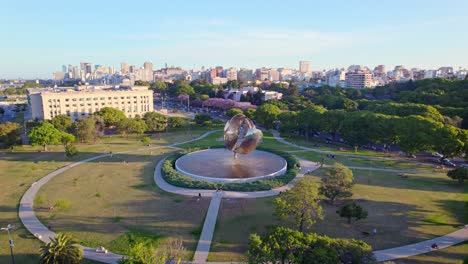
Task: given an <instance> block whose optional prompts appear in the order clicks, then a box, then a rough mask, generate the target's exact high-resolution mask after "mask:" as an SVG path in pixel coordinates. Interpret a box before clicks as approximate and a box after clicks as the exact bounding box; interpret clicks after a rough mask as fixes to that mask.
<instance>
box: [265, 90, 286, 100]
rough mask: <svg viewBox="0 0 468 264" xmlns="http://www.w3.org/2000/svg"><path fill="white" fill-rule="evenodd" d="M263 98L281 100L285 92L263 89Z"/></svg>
mask: <svg viewBox="0 0 468 264" xmlns="http://www.w3.org/2000/svg"><path fill="white" fill-rule="evenodd" d="M263 96H264V97H263V100H265V101H268V100H281V98H283V94H282V93H279V92H276V91H263Z"/></svg>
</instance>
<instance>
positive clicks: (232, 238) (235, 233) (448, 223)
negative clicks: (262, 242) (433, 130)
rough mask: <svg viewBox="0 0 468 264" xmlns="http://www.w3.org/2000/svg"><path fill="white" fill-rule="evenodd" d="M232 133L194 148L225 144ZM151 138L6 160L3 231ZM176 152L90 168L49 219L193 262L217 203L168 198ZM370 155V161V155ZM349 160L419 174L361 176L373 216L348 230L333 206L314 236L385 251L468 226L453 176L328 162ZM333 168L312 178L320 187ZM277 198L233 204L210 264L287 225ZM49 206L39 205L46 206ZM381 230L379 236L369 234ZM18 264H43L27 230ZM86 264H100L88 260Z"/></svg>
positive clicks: (115, 244) (79, 233)
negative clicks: (40, 182) (179, 242)
mask: <svg viewBox="0 0 468 264" xmlns="http://www.w3.org/2000/svg"><path fill="white" fill-rule="evenodd" d="M206 131H207V130H206V129H203V128H192V129H191V131H190V132H187V131H186V130H185V129H184V130H179V131H174V132H171V133H169V134H165V133H163V134H161V135H160V136H158V135H155V136H153V137H152V142H151V146H162V145H167V144H171V143H174V142H177V141H179V142H180V141H185V140H188V139H191V138H194V137H196V136H198V135H201V134H202V133H204V132H206ZM221 137H222V132H221V131H218V132H215V133H213V134H211V135H210V136H208V137H206V138H204V139H202V140H200V141H197V142H193V143H188V144H184V145H182V146H181V147H184V148H199V147H201V148H206V147H210V146H222V145H223V142H222V140H220V139H221ZM140 138H141V136H130V137H129V138H128V139H126V138H122V137H120V136H117V135H116V136H107V137H104V138H101V139H100V140H99V141H98V142H97V144H78V147H79V149H80V154H79V156H78V157H75V158H74V159H73V160H70V159H67V158H65V157H64V153H63V147H62V146H54V147H51V148H50V149H51V151H49V152H39V151H38V150H40V147H19V148H16V149H15V152H9V151H5V152H0V179H1V185H2V192H1V193H0V209H1V210H0V211H1V212H2V213H1V214H0V225H1V226H4V225H6V224H8V223H13V224H15V225H17V226H21V223H20V221H19V219H18V218H17V205H18V202H19V199H20V198H21V196H22V194H23V193H24V191H25V190H26V189H27V188H28V187H29V186H30V185H31V183H33V182H34V181H36V180H37V179H39V178H41V177H43V176H45V175H46V174H47V173H49V172H52V171H54V170H56V169H58V168H60V167H63V166H65V165H66V164H69V163H71V162H74V161H77V160H81V159H84V158H86V157H90V156H95V155H97V154H100V153H109V152H110V151H112V152H113V153H114V154H115V153H116V152H118V151H125V150H135V149H141V148H143V147H144V146H143V144H142V143H141V142H140V141H139V140H140ZM261 146H262V147H266V148H275V149H279V150H283V151H294V150H298V149H297V148H295V147H291V146H287V145H284V144H281V143H278V142H277V141H276V140H275V139H274V138H273V137H272V135H271V134H270V133H268V132H267V133H265V137H264V139H263V142H262V144H261ZM170 151H172V150H170V149H158V150H143V151H139V152H131V153H126V154H117V155H113V157H112V158H110V157H108V158H103V159H101V160H95V161H93V162H91V163H87V164H82V165H80V166H77V167H75V168H72V169H70V170H68V171H66V172H64V173H63V174H61V175H59V176H57V177H56V178H54V179H53V180H51V181H50V182H49V183H48V184H47V185H45V186H44V187H43V188H42V189H41V190H40V193H39V197H40V198H42V200H43V201H42V203H41V204H39V203H37V204H36V206H35V207H36V213H37V215H38V216H39V217H40V219H41V221H43V222H44V224H46V225H50V226H51V227H52V229H53V230H54V231H67V232H71V233H72V234H73V235H75V236H76V237H77V238H78V239H80V240H81V241H82V242H83V244H86V245H89V246H99V245H104V246H105V247H106V248H109V249H111V250H114V251H115V252H124V251H125V247H126V246H128V243H127V242H128V241H127V240H126V236H125V234H128V233H130V234H132V235H136V236H141V237H149V238H151V239H153V240H154V241H155V242H156V243H157V244H160V243H164V241H165V238H168V237H181V238H182V239H183V240H184V243H185V246H186V247H187V248H188V249H189V253H188V256H187V259H191V254H193V250H194V248H195V246H196V242H197V239H198V236H199V233H200V231H201V226H202V224H203V218H204V216H205V213H206V210H207V208H208V205H209V200H208V199H201V200H200V201H198V202H197V200H196V198H191V197H188V198H186V197H183V196H177V195H173V194H168V193H165V192H163V191H161V190H159V189H158V188H157V187H156V186H155V185H154V182H153V179H152V176H153V170H154V166H155V164H156V162H157V161H158V160H159V159H160V158H161V157H162V156H163V155H164V154H165V153H168V152H170ZM360 154H361V153H360ZM295 155H297V156H298V157H301V158H305V159H310V160H314V161H320V158H321V154H317V153H314V152H310V151H308V152H297V153H295ZM333 161H340V162H342V163H344V164H346V165H348V166H362V167H384V168H393V169H404V170H418V171H420V173H417V174H408V176H409V177H408V178H407V179H402V178H400V177H398V175H397V174H398V173H395V172H377V171H364V170H354V174H355V178H356V181H357V184H356V185H355V187H354V189H353V191H354V193H355V195H354V197H353V199H356V200H357V201H358V203H360V204H361V205H362V206H363V207H365V208H366V209H367V210H368V211H369V218H368V219H366V220H361V221H359V222H357V223H353V224H351V225H348V224H347V223H346V221H345V220H344V219H340V218H339V217H338V216H337V215H336V213H335V211H336V209H337V206H335V205H334V206H332V205H328V204H326V203H324V204H323V206H324V209H325V220H324V221H319V222H318V223H317V224H316V225H314V226H313V227H312V228H311V229H310V231H313V232H317V233H319V234H327V235H330V236H335V237H346V238H351V237H354V238H359V239H363V240H365V241H366V242H368V243H369V244H371V245H372V246H373V247H374V248H375V249H383V248H389V247H394V246H400V245H403V244H409V243H414V242H417V241H421V240H424V239H428V238H432V237H434V236H439V235H444V234H447V233H449V232H452V231H454V230H456V229H457V228H459V227H460V226H461V225H462V224H463V223H464V221H466V220H468V219H467V216H466V214H465V212H466V210H465V209H464V206H465V202H466V201H468V188H467V187H466V186H465V187H462V186H459V185H458V184H456V183H455V182H453V181H450V180H449V179H448V177H447V176H445V175H444V174H433V173H432V172H433V169H431V168H427V167H424V166H423V165H421V164H416V163H410V162H405V161H390V160H378V161H377V160H372V161H369V160H364V159H358V158H348V157H339V156H337V159H336V160H326V163H329V164H331V163H332V162H333ZM323 173H324V170H323V169H319V170H317V171H314V172H313V174H312V175H309V176H308V177H313V178H314V179H315V180H317V181H319V180H320V177H321V176H322V175H323ZM59 199H61V200H65V201H66V203H69V208H68V209H63V210H59V209H55V210H54V211H49V210H48V207H49V205H52V204H54V203H55V202H56V201H57V200H59ZM273 201H274V198H263V199H236V200H232V199H223V201H222V204H221V208H220V212H219V217H218V222H217V225H216V230H215V234H214V238H213V243H212V248H211V252H210V255H209V260H210V261H238V260H242V259H245V257H244V255H243V253H244V252H245V250H246V243H247V239H248V236H249V234H251V233H263V232H265V230H267V228H269V227H270V226H272V225H275V224H284V225H287V224H288V222H286V221H279V220H278V219H277V218H276V217H275V216H274V215H273V210H274V203H273ZM38 202H39V201H38ZM373 228H377V230H378V233H377V235H375V236H365V235H364V234H363V232H370V231H371V230H372V229H373ZM13 234H14V237H13V238H14V240H15V245H16V247H15V253H16V254H15V255H16V257H17V263H26V264H28V263H37V257H38V256H37V252H38V249H39V246H40V245H41V243H40V242H39V241H38V240H37V239H35V238H33V237H32V236H31V235H30V234H29V233H28V232H27V231H26V230H25V229H24V228H20V229H18V230H16V231H14V233H13ZM2 243H3V245H4V246H0V263H9V260H10V257H9V249H8V247H7V246H8V242H7V237H6V235H5V234H4V233H0V245H2ZM466 249H467V244H464V245H460V246H456V247H452V248H448V249H444V250H440V251H437V252H432V253H429V254H425V255H422V256H416V257H413V258H408V259H405V260H401V261H398V262H397V263H401V264H402V263H409V264H413V263H414V264H416V263H425V264H429V263H458V262H457V260H458V261H459V260H460V259H461V256H462V253H463V252H464V251H465V250H466ZM84 263H93V262H90V261H85V262H84Z"/></svg>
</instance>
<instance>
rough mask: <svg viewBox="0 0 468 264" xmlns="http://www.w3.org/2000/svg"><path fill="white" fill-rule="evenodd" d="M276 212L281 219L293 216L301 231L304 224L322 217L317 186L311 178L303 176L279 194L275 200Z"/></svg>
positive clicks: (311, 223) (308, 224)
mask: <svg viewBox="0 0 468 264" xmlns="http://www.w3.org/2000/svg"><path fill="white" fill-rule="evenodd" d="M275 203H276V211H275V212H276V214H277V215H278V216H279V217H280V218H283V219H287V218H289V217H293V218H294V224H295V225H296V227H297V228H298V229H299V231H301V232H302V230H303V229H304V226H306V225H307V226H310V225H313V224H314V223H315V222H316V221H317V219H323V216H322V207H321V206H320V205H319V195H318V188H317V185H316V184H315V182H314V181H313V179H311V178H303V179H302V180H300V181H298V182H297V183H296V185H295V186H294V187H293V188H291V189H289V190H287V191H285V192H283V193H282V194H280V195H279V196H278V197H277V198H276V200H275Z"/></svg>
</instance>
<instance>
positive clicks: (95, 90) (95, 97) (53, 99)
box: [27, 83, 153, 120]
mask: <svg viewBox="0 0 468 264" xmlns="http://www.w3.org/2000/svg"><path fill="white" fill-rule="evenodd" d="M127 84H128V83H127ZM27 95H28V102H29V106H30V108H31V112H32V118H33V119H35V118H38V119H40V120H42V119H51V118H53V117H55V116H57V115H67V116H69V117H71V118H72V119H73V120H78V119H81V118H84V117H89V116H90V115H92V114H93V113H94V112H96V111H99V109H101V108H103V107H114V108H117V109H120V110H122V111H123V112H124V113H125V115H126V116H127V117H134V116H135V115H137V114H138V115H140V116H143V115H144V114H145V113H146V112H151V111H153V91H151V90H148V88H147V87H145V86H76V87H74V88H69V87H58V88H48V89H43V88H42V89H37V88H31V89H28V91H27Z"/></svg>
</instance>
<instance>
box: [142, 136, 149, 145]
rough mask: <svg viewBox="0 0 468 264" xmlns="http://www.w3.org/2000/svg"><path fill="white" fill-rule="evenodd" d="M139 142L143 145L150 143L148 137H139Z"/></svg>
mask: <svg viewBox="0 0 468 264" xmlns="http://www.w3.org/2000/svg"><path fill="white" fill-rule="evenodd" d="M141 143H143V145H148V144H149V143H151V139H150V137H143V138H142V139H141Z"/></svg>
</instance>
